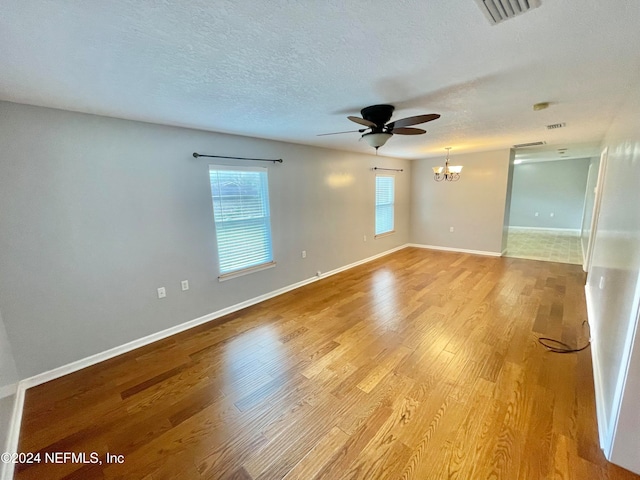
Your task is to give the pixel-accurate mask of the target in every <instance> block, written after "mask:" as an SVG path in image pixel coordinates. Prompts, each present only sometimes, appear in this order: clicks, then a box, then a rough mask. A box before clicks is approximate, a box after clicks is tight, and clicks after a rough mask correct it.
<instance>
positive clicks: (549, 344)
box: [538, 320, 591, 353]
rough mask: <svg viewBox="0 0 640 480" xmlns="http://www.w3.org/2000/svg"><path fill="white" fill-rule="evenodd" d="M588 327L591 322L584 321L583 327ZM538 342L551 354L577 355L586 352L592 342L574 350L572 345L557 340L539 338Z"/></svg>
mask: <svg viewBox="0 0 640 480" xmlns="http://www.w3.org/2000/svg"><path fill="white" fill-rule="evenodd" d="M585 324H586V325H587V327H589V322H588V321H586V320H585V321H584V322H582V326H583V327H584V325H585ZM589 337H591V329H590V328H589ZM538 342H539V343H540V345H542V346H543V347H544V348H546V349H547V350H549V351H550V352H553V353H576V352H581V351H582V350H585V349H586V348H587V347H588V346H589V345H591V341H588V342H587V343H586V345H584V346H582V347H578V348H573V347H571V346H570V345H567V344H566V343H564V342H561V341H560V340H556V339H555V338H548V337H540V338H538Z"/></svg>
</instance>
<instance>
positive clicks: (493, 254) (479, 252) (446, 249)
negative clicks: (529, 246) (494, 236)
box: [407, 243, 502, 257]
mask: <svg viewBox="0 0 640 480" xmlns="http://www.w3.org/2000/svg"><path fill="white" fill-rule="evenodd" d="M407 247H416V248H426V249H429V250H442V251H444V252H457V253H470V254H472V255H485V256H489V257H500V256H502V253H501V252H485V251H482V250H467V249H466V248H451V247H438V246H436V245H422V244H419V243H409V244H407Z"/></svg>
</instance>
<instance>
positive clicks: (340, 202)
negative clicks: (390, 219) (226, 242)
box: [0, 102, 411, 378]
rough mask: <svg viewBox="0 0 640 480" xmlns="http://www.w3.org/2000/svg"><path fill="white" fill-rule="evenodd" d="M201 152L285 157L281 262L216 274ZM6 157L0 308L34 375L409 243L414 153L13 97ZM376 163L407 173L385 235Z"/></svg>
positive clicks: (275, 201)
mask: <svg viewBox="0 0 640 480" xmlns="http://www.w3.org/2000/svg"><path fill="white" fill-rule="evenodd" d="M194 151H197V152H200V153H209V154H217V155H238V156H248V157H251V156H255V157H263V158H264V157H266V158H271V157H273V158H279V157H281V158H283V159H284V161H285V163H284V164H282V165H273V164H266V165H268V166H269V182H270V183H269V189H270V197H271V198H270V203H271V213H272V230H273V241H274V245H273V248H274V259H275V261H276V262H277V266H276V267H275V268H272V269H268V270H264V271H260V272H256V273H253V274H250V275H246V276H243V277H239V278H236V279H232V280H228V281H225V282H222V283H220V282H218V280H217V275H218V270H217V258H216V247H215V233H214V226H213V214H212V206H211V193H210V187H209V178H208V164H209V160H211V159H205V158H200V159H194V158H193V157H192V156H191V153H192V152H194ZM0 152H1V153H0V155H1V157H0V225H2V228H1V229H0V308H1V309H2V313H3V317H4V321H5V325H6V328H7V333H8V335H9V339H10V340H11V342H12V344H13V347H14V354H15V359H16V364H17V367H18V371H19V374H20V376H21V377H22V378H24V377H28V376H31V375H34V374H38V373H41V372H43V371H46V370H49V369H52V368H55V367H58V366H61V365H64V364H67V363H69V362H72V361H75V360H78V359H81V358H84V357H87V356H89V355H92V354H95V353H98V352H101V351H104V350H106V349H109V348H112V347H115V346H119V345H122V344H124V343H126V342H128V341H131V340H134V339H138V338H141V337H143V336H145V335H149V334H151V333H154V332H158V331H160V330H163V329H166V328H168V327H171V326H174V325H178V324H181V323H184V322H186V321H189V320H192V319H194V318H197V317H200V316H202V315H206V314H208V313H211V312H214V311H217V310H219V309H221V308H224V307H227V306H230V305H234V304H236V303H238V302H241V301H244V300H247V299H250V298H253V297H256V296H258V295H262V294H265V293H268V292H271V291H273V290H276V289H278V288H281V287H284V286H287V285H290V284H293V283H295V282H298V281H301V280H303V279H307V278H310V277H312V276H314V275H315V273H316V271H318V270H320V271H323V272H326V271H329V270H332V269H335V268H338V267H341V266H344V265H346V264H349V263H352V262H355V261H357V260H361V259H363V258H367V257H369V256H371V255H374V254H377V253H380V252H383V251H385V250H388V249H391V248H393V247H396V246H399V245H402V244H404V243H406V242H407V241H408V239H409V208H410V205H409V198H410V197H409V195H410V192H409V190H410V180H409V179H410V175H411V162H410V161H407V160H397V159H389V158H382V157H376V156H374V155H362V154H356V153H347V152H340V151H334V150H327V149H321V148H314V147H306V146H300V145H293V144H286V143H281V142H274V141H267V140H259V139H252V138H248V137H238V136H231V135H223V134H214V133H208V132H202V131H195V130H188V129H181V128H173V127H165V126H159V125H152V124H146V123H141V122H133V121H125V120H118V119H112V118H106V117H99V116H93V115H84V114H77V113H71V112H64V111H59V110H53V109H46V108H39V107H30V106H24V105H17V104H12V103H6V102H5V103H0ZM211 163H213V162H211ZM223 163H226V164H243V165H246V164H247V163H246V162H245V163H240V162H237V161H236V162H234V161H226V162H223ZM260 165H265V164H262V163H260ZM373 166H381V167H388V168H402V169H404V170H405V171H404V173H398V175H397V177H396V178H397V184H396V188H397V190H396V192H397V193H396V233H395V234H394V235H390V236H387V237H383V238H380V239H376V240H374V239H373V236H374V191H375V174H374V172H372V171H371V170H370V168H371V167H373ZM364 235H367V237H368V241H367V242H366V243H365V242H364V241H363V236H364ZM302 250H306V251H307V258H306V259H302V258H301V251H302ZM184 279H188V280H189V282H190V287H191V288H190V290H189V291H187V292H182V291H180V281H181V280H184ZM160 286H165V287H166V288H167V298H165V299H162V300H159V299H158V298H157V294H156V288H157V287H160Z"/></svg>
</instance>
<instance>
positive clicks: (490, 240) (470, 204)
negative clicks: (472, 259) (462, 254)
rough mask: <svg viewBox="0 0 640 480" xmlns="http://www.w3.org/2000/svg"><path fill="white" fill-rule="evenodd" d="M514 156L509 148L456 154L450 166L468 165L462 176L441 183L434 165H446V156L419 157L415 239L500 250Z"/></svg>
mask: <svg viewBox="0 0 640 480" xmlns="http://www.w3.org/2000/svg"><path fill="white" fill-rule="evenodd" d="M511 159H512V154H511V150H498V151H494V152H480V153H467V154H461V155H455V154H452V156H451V164H452V165H462V166H463V167H464V168H463V169H462V176H461V178H460V180H459V181H457V182H444V181H443V182H439V183H438V182H436V181H435V180H434V179H433V170H432V167H435V166H438V165H444V158H431V159H424V160H415V161H414V164H413V172H412V199H411V208H412V210H411V241H412V242H413V243H417V244H422V245H430V246H437V247H446V248H460V249H466V250H478V251H484V252H493V253H501V252H502V248H503V243H502V242H503V227H504V222H505V211H506V200H507V186H508V179H509V162H510V160H511ZM450 227H453V228H454V231H453V232H450V231H449V228H450Z"/></svg>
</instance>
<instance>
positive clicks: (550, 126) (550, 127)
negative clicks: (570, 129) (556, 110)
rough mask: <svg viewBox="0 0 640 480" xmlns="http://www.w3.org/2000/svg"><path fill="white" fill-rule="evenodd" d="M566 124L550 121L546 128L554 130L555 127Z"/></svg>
mask: <svg viewBox="0 0 640 480" xmlns="http://www.w3.org/2000/svg"><path fill="white" fill-rule="evenodd" d="M566 126H567V124H566V123H552V124H551V125H547V130H555V129H556V128H562V127H566Z"/></svg>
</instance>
